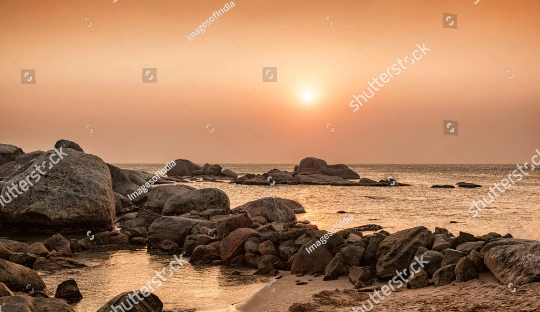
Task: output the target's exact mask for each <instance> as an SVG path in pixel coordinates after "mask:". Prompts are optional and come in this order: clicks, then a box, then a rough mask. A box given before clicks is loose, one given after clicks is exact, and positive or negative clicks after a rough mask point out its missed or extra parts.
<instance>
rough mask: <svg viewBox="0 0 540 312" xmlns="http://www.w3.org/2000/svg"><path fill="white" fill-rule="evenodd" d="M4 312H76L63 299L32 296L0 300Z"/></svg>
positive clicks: (2, 298) (10, 297)
mask: <svg viewBox="0 0 540 312" xmlns="http://www.w3.org/2000/svg"><path fill="white" fill-rule="evenodd" d="M0 306H1V307H2V311H6V312H48V311H51V312H52V311H54V312H75V310H74V309H73V308H72V307H71V306H70V305H69V304H67V303H66V302H65V301H64V300H62V299H56V298H41V297H30V296H9V297H1V298H0Z"/></svg>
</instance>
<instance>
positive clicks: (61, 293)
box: [54, 279, 83, 304]
mask: <svg viewBox="0 0 540 312" xmlns="http://www.w3.org/2000/svg"><path fill="white" fill-rule="evenodd" d="M54 297H55V298H59V299H64V300H66V301H67V303H69V304H71V303H76V302H79V301H81V299H82V298H83V296H82V294H81V292H80V291H79V286H77V282H75V280H73V279H69V280H67V281H63V282H62V283H60V285H58V288H56V294H55V295H54Z"/></svg>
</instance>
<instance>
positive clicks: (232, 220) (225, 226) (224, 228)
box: [217, 213, 251, 240]
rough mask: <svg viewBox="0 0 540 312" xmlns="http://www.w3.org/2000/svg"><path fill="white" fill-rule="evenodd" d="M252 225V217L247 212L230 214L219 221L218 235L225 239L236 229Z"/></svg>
mask: <svg viewBox="0 0 540 312" xmlns="http://www.w3.org/2000/svg"><path fill="white" fill-rule="evenodd" d="M250 226H251V219H250V218H249V217H248V216H247V214H245V213H242V214H236V215H231V216H228V217H226V218H224V219H221V220H219V221H218V222H217V235H218V238H219V239H220V240H221V239H224V238H225V237H227V235H229V234H230V233H232V232H233V231H234V230H236V229H239V228H248V227H250Z"/></svg>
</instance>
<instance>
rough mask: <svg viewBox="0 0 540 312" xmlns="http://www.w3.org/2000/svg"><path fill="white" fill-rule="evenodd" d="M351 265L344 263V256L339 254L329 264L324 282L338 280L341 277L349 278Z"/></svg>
mask: <svg viewBox="0 0 540 312" xmlns="http://www.w3.org/2000/svg"><path fill="white" fill-rule="evenodd" d="M348 271H349V265H348V264H346V263H345V261H343V256H342V255H341V253H340V252H338V253H337V254H336V255H335V256H334V258H333V259H332V260H331V261H330V263H328V265H327V266H326V268H325V270H324V274H325V276H324V280H325V281H328V280H336V279H337V278H338V277H339V276H347V274H348Z"/></svg>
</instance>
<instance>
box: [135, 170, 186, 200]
mask: <svg viewBox="0 0 540 312" xmlns="http://www.w3.org/2000/svg"><path fill="white" fill-rule="evenodd" d="M174 166H176V162H174V160H173V161H171V162H168V163H167V164H166V165H165V168H163V169H161V170H158V171H156V172H155V173H156V174H155V175H154V176H153V177H152V179H150V180H148V182H146V183H145V184H144V185H142V186H141V187H139V189H138V190H136V191H135V192H133V193H132V194H129V195H128V198H129V200H131V201H133V200H134V199H135V198H137V196H139V195H142V194H143V193H148V189H149V188H150V186H152V185H154V183H156V182H157V181H158V180H159V178H160V177H164V176H165V175H166V174H167V171H169V170H171V169H172V168H173V167H174Z"/></svg>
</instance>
